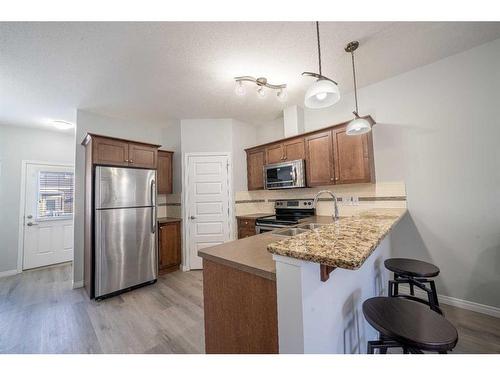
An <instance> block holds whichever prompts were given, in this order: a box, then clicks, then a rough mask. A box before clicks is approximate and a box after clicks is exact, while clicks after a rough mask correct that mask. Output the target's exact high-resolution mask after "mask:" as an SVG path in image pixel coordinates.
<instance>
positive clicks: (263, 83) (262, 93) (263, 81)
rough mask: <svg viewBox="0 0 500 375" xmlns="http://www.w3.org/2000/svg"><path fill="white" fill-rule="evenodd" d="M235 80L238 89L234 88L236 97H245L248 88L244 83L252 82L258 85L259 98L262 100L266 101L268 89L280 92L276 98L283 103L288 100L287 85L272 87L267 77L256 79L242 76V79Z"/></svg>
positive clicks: (236, 78) (235, 78)
mask: <svg viewBox="0 0 500 375" xmlns="http://www.w3.org/2000/svg"><path fill="white" fill-rule="evenodd" d="M234 80H235V81H236V87H235V88H234V92H235V93H236V95H240V96H243V95H245V94H246V88H245V85H244V84H243V82H252V83H255V84H256V85H257V96H258V97H259V98H261V99H264V98H265V97H266V96H267V90H266V88H268V89H271V90H277V91H278V92H277V93H276V97H277V98H278V100H279V101H281V102H284V101H285V100H286V98H287V92H286V84H283V85H272V84H270V83H268V82H267V78H265V77H259V78H254V77H251V76H241V77H234Z"/></svg>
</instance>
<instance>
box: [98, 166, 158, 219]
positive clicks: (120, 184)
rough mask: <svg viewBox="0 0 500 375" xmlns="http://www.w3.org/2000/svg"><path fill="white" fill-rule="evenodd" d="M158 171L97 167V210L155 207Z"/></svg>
mask: <svg viewBox="0 0 500 375" xmlns="http://www.w3.org/2000/svg"><path fill="white" fill-rule="evenodd" d="M155 182H156V171H155V170H152V169H133V168H116V167H96V176H95V208H96V209H103V208H104V209H106V208H121V207H144V206H154V205H155V198H156V183H155Z"/></svg>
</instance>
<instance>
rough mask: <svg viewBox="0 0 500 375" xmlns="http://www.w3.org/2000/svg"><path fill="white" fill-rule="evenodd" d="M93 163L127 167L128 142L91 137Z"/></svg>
mask: <svg viewBox="0 0 500 375" xmlns="http://www.w3.org/2000/svg"><path fill="white" fill-rule="evenodd" d="M92 140H93V153H92V156H93V160H92V161H93V163H94V164H104V165H119V166H128V142H127V141H122V140H117V139H112V138H103V137H93V138H92Z"/></svg>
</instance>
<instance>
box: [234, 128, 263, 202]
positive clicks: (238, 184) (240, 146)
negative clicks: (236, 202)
mask: <svg viewBox="0 0 500 375" xmlns="http://www.w3.org/2000/svg"><path fill="white" fill-rule="evenodd" d="M256 133H257V130H256V128H255V126H253V125H248V124H246V123H244V122H241V121H236V120H233V142H232V143H233V150H232V152H233V191H234V192H237V191H244V190H247V155H246V152H245V149H246V148H248V147H251V146H254V145H255V143H256V141H257V134H256Z"/></svg>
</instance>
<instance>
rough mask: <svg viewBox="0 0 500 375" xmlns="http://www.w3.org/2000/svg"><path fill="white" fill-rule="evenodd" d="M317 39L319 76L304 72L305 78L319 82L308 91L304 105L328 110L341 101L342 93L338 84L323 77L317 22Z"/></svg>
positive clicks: (317, 23) (317, 25)
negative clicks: (327, 108) (311, 78)
mask: <svg viewBox="0 0 500 375" xmlns="http://www.w3.org/2000/svg"><path fill="white" fill-rule="evenodd" d="M316 38H317V41H318V62H319V74H318V73H311V72H304V73H302V75H303V76H310V77H315V78H317V79H318V80H317V81H316V82H314V83H313V84H312V85H311V87H309V89H308V90H307V91H306V95H305V97H304V105H305V106H306V107H307V108H312V109H319V108H326V107H329V106H331V105H333V104H335V103H337V102H338V101H339V100H340V92H339V87H338V84H337V82H335V81H334V80H331V79H330V78H328V77H325V76H324V75H322V72H321V45H320V41H319V22H317V21H316Z"/></svg>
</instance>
